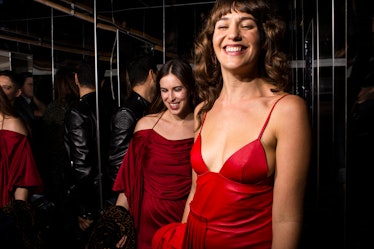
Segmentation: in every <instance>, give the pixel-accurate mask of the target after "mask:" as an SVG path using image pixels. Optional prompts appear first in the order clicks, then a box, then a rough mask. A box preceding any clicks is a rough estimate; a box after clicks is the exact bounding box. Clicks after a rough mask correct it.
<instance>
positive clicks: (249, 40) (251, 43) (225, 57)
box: [213, 10, 261, 73]
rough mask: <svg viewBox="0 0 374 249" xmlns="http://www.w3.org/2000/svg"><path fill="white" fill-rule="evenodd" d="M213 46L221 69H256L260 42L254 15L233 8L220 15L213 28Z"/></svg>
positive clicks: (236, 70) (248, 70)
mask: <svg viewBox="0 0 374 249" xmlns="http://www.w3.org/2000/svg"><path fill="white" fill-rule="evenodd" d="M213 47H214V52H215V54H216V56H217V59H218V61H219V62H220V63H221V68H222V70H223V71H224V70H230V71H235V72H237V73H240V72H241V71H242V72H253V70H256V69H257V66H256V65H257V61H258V58H259V54H260V50H261V42H260V33H259V30H258V27H257V24H256V22H255V20H254V17H253V16H252V15H250V14H248V13H245V12H239V11H234V10H233V11H231V12H230V13H227V14H226V15H224V16H222V17H221V18H220V19H219V20H218V21H217V23H216V25H215V28H214V34H213ZM238 70H239V71H238Z"/></svg>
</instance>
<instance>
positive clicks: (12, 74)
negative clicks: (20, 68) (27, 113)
mask: <svg viewBox="0 0 374 249" xmlns="http://www.w3.org/2000/svg"><path fill="white" fill-rule="evenodd" d="M0 76H7V77H8V78H9V79H10V81H11V82H12V83H13V85H14V86H15V88H16V89H20V88H21V87H22V85H21V79H20V75H18V74H17V73H15V72H13V71H10V70H3V71H0Z"/></svg>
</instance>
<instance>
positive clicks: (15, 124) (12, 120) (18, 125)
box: [3, 116, 27, 136]
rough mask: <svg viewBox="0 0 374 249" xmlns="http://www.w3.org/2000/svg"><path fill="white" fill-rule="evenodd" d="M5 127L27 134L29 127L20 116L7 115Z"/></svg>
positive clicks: (4, 122)
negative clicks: (27, 127)
mask: <svg viewBox="0 0 374 249" xmlns="http://www.w3.org/2000/svg"><path fill="white" fill-rule="evenodd" d="M3 129H4V130H9V131H14V132H17V133H20V134H22V135H25V136H27V129H26V127H25V125H24V123H23V122H22V120H21V119H20V118H16V117H9V116H8V117H5V119H3Z"/></svg>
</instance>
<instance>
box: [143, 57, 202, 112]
mask: <svg viewBox="0 0 374 249" xmlns="http://www.w3.org/2000/svg"><path fill="white" fill-rule="evenodd" d="M168 74H173V75H175V76H176V77H177V78H178V79H179V80H180V81H181V82H182V84H183V85H184V86H185V87H186V88H187V91H188V93H189V96H190V105H191V109H192V110H193V109H194V108H195V106H196V102H197V100H196V99H195V78H194V74H193V71H192V67H191V65H190V64H189V63H188V62H187V61H186V60H184V59H179V58H176V59H171V60H169V61H167V62H166V63H165V64H164V65H162V66H161V68H160V69H159V71H158V73H157V77H156V93H157V95H156V97H155V99H154V101H153V102H152V104H151V108H150V111H149V112H150V113H159V112H162V111H165V110H166V109H167V107H166V106H165V105H164V103H163V101H162V98H161V89H160V81H161V79H162V78H163V77H165V76H166V75H168Z"/></svg>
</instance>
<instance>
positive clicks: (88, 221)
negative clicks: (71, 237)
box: [78, 216, 93, 231]
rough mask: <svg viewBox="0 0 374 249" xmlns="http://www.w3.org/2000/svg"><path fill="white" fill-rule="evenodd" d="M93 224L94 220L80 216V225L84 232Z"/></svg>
mask: <svg viewBox="0 0 374 249" xmlns="http://www.w3.org/2000/svg"><path fill="white" fill-rule="evenodd" d="M92 223H93V220H91V219H88V218H83V217H81V216H78V224H79V228H80V229H81V230H82V231H86V230H87V229H88V228H89V227H90V226H91V225H92Z"/></svg>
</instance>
